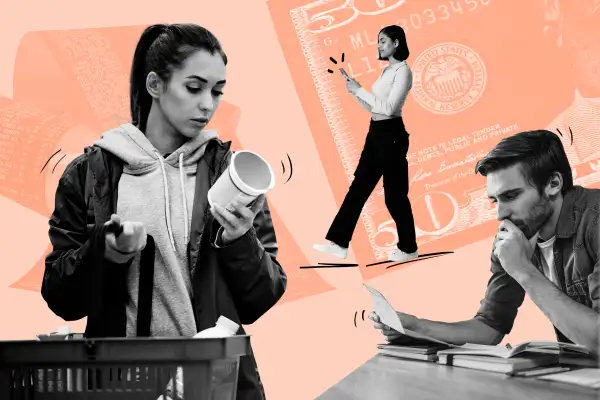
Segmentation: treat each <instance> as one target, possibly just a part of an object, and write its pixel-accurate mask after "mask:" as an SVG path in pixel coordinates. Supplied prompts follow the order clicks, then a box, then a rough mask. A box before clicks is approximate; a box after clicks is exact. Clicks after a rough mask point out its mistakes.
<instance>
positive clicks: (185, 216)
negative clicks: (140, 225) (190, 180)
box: [154, 150, 188, 252]
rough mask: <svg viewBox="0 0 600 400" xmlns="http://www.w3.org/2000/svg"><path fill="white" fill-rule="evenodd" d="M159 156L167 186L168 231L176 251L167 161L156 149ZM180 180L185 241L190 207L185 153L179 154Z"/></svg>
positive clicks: (166, 210)
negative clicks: (186, 189)
mask: <svg viewBox="0 0 600 400" xmlns="http://www.w3.org/2000/svg"><path fill="white" fill-rule="evenodd" d="M154 153H156V155H157V156H158V161H160V168H161V170H162V176H163V184H164V188H165V215H166V220H167V231H168V232H169V239H170V240H171V247H172V248H173V251H174V252H177V250H176V248H175V238H174V237H173V228H172V227H171V203H170V200H169V184H168V181H167V171H166V170H165V163H164V160H163V157H162V156H161V155H160V153H159V152H158V151H156V150H155V151H154ZM179 182H180V184H181V195H182V198H183V218H184V223H183V229H184V234H183V235H184V243H187V241H188V209H187V199H186V197H187V196H186V193H185V176H184V171H183V153H181V154H179Z"/></svg>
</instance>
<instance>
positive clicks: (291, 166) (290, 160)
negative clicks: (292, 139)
mask: <svg viewBox="0 0 600 400" xmlns="http://www.w3.org/2000/svg"><path fill="white" fill-rule="evenodd" d="M285 154H286V155H287V158H288V160H289V162H290V176H289V178H288V179H287V181H285V183H288V182H289V181H290V179H292V175H294V166H293V165H292V159H291V158H290V155H289V154H287V153H285ZM285 183H284V185H285Z"/></svg>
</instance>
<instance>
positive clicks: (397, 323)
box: [363, 283, 453, 347]
mask: <svg viewBox="0 0 600 400" xmlns="http://www.w3.org/2000/svg"><path fill="white" fill-rule="evenodd" d="M363 285H364V286H365V287H366V288H367V290H368V291H369V293H370V294H371V298H372V299H373V309H374V311H375V313H377V315H378V316H379V321H381V323H383V324H385V325H387V326H389V327H390V328H392V329H394V330H396V331H398V332H400V333H402V334H403V335H405V336H406V337H408V338H411V339H414V340H415V341H416V342H418V343H419V344H420V345H423V344H424V343H436V344H441V345H445V346H448V347H452V346H453V345H451V344H449V343H446V342H443V341H441V340H437V339H434V338H432V337H429V336H426V335H423V334H421V333H418V332H414V331H411V330H409V329H406V328H404V327H403V326H402V321H401V320H400V317H398V314H397V313H396V310H394V307H392V305H391V304H390V303H389V302H388V301H387V300H386V299H385V297H383V295H382V294H381V293H380V292H379V291H377V290H376V289H374V288H372V287H371V286H369V285H367V284H365V283H363ZM403 342H405V343H406V344H409V343H408V342H409V341H407V340H403Z"/></svg>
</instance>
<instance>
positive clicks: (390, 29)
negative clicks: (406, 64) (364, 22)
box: [377, 25, 410, 61]
mask: <svg viewBox="0 0 600 400" xmlns="http://www.w3.org/2000/svg"><path fill="white" fill-rule="evenodd" d="M382 33H383V34H384V35H385V36H387V37H389V38H390V39H392V43H393V42H395V41H396V40H397V41H398V48H396V52H395V53H394V54H393V57H394V58H395V59H396V60H398V61H404V60H406V59H407V58H408V56H409V55H410V51H409V50H408V43H406V33H404V29H402V28H401V27H399V26H398V25H390V26H386V27H385V28H383V29H382V30H380V31H379V34H378V35H377V40H379V35H381V34H382ZM387 59H388V58H387V57H384V58H381V56H380V57H379V60H387Z"/></svg>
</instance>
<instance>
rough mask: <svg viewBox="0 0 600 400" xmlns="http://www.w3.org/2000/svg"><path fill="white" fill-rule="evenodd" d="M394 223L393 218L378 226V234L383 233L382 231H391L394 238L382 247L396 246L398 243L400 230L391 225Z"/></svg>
mask: <svg viewBox="0 0 600 400" xmlns="http://www.w3.org/2000/svg"><path fill="white" fill-rule="evenodd" d="M393 223H394V220H392V219H391V220H389V221H386V222H384V223H382V224H379V225H378V226H377V236H379V235H381V234H382V233H389V234H390V235H392V239H393V240H392V241H391V242H387V243H385V244H384V246H382V247H390V246H395V245H396V243H398V231H397V230H396V229H395V228H394V227H393V226H391V225H392V224H393Z"/></svg>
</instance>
